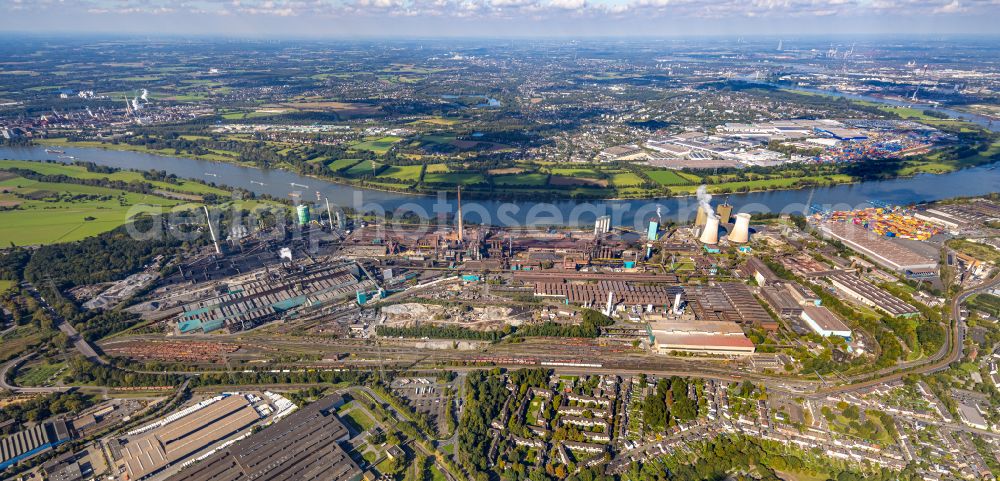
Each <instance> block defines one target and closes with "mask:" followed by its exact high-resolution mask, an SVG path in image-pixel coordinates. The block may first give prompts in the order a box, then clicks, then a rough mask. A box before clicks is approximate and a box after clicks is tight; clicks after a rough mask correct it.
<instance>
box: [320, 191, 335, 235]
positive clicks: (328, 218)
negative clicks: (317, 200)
mask: <svg viewBox="0 0 1000 481" xmlns="http://www.w3.org/2000/svg"><path fill="white" fill-rule="evenodd" d="M323 200H325V201H326V218H327V220H329V221H330V230H333V228H334V227H336V225H334V223H333V211H332V210H330V198H329V197H326V198H324V199H323Z"/></svg>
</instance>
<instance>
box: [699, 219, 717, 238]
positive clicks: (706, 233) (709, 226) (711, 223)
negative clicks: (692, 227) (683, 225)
mask: <svg viewBox="0 0 1000 481" xmlns="http://www.w3.org/2000/svg"><path fill="white" fill-rule="evenodd" d="M699 240H700V241H701V242H702V244H718V243H719V218H718V217H715V216H711V217H709V218H707V219H705V229H704V230H702V231H701V238H700V239H699Z"/></svg>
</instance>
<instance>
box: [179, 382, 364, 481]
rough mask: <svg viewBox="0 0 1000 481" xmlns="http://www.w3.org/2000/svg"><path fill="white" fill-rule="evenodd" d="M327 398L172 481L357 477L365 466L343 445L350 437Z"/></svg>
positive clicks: (336, 400) (333, 399)
mask: <svg viewBox="0 0 1000 481" xmlns="http://www.w3.org/2000/svg"><path fill="white" fill-rule="evenodd" d="M341 402H342V399H341V397H340V396H339V395H331V396H327V397H325V398H323V399H320V400H319V401H316V402H314V403H311V404H309V405H308V406H306V407H304V408H302V409H300V410H298V411H296V412H294V413H292V414H290V415H289V416H288V417H286V418H284V419H282V420H281V421H279V422H277V423H275V424H274V425H273V426H270V427H268V428H267V429H265V430H263V431H261V432H259V433H256V434H254V435H252V436H250V437H249V438H246V439H243V440H241V441H238V442H236V443H235V444H233V445H231V446H229V447H227V448H224V449H222V450H221V451H219V452H216V453H215V454H213V455H211V456H210V457H208V458H207V459H205V460H203V461H201V462H200V463H198V464H196V465H195V466H193V467H191V468H189V469H186V470H184V471H181V472H180V473H178V474H176V475H174V476H172V477H170V478H168V479H169V481H244V480H254V481H277V480H296V481H358V480H360V479H361V469H360V468H359V467H358V465H357V464H355V463H354V461H352V460H351V457H350V456H349V455H348V454H347V453H346V452H345V451H344V450H343V449H342V448H341V447H340V444H339V443H341V442H344V441H346V440H347V439H348V438H349V437H350V433H349V432H348V430H347V427H345V426H344V424H343V423H342V422H341V421H340V419H338V418H337V413H336V406H337V405H339V404H340V403H341Z"/></svg>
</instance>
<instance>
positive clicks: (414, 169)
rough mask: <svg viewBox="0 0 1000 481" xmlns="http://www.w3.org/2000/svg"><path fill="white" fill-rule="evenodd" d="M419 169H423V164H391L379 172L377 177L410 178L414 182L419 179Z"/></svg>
mask: <svg viewBox="0 0 1000 481" xmlns="http://www.w3.org/2000/svg"><path fill="white" fill-rule="evenodd" d="M421 170H423V166H421V165H392V166H389V168H387V169H385V170H384V171H383V172H382V173H381V174H379V175H378V178H388V179H399V180H412V181H414V182H416V181H418V180H420V171H421Z"/></svg>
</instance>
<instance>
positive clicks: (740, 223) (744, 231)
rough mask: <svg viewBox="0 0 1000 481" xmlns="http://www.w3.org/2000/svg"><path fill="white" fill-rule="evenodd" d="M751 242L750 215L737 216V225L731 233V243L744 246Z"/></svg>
mask: <svg viewBox="0 0 1000 481" xmlns="http://www.w3.org/2000/svg"><path fill="white" fill-rule="evenodd" d="M749 240H750V214H745V213H744V214H736V224H734V225H733V231H732V232H730V233H729V242H735V243H737V244H743V243H745V242H747V241H749Z"/></svg>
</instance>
